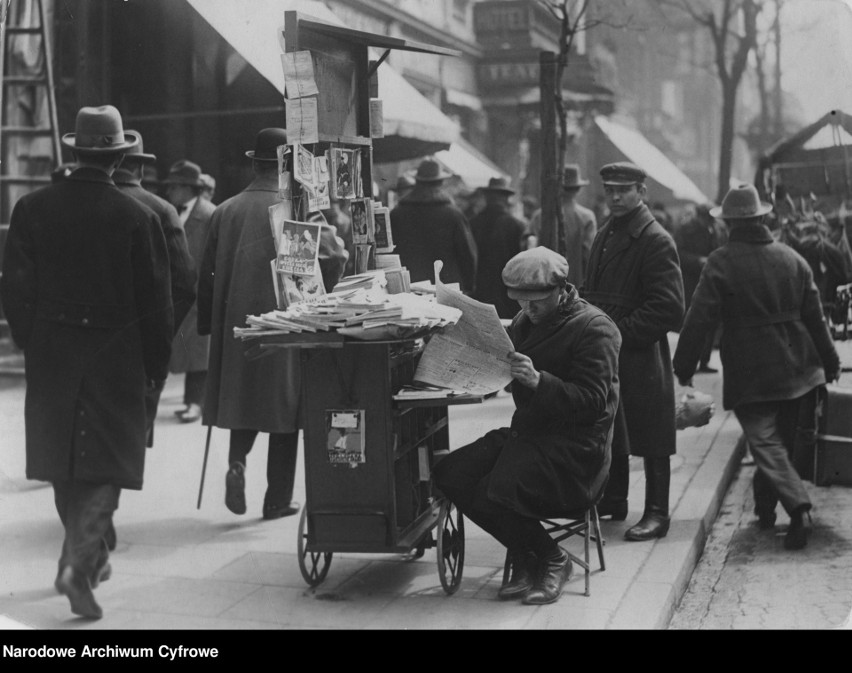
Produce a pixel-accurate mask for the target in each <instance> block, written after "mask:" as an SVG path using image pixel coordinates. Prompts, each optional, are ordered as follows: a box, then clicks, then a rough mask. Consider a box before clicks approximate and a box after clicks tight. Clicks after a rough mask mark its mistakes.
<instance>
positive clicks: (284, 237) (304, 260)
mask: <svg viewBox="0 0 852 673" xmlns="http://www.w3.org/2000/svg"><path fill="white" fill-rule="evenodd" d="M321 227H322V225H321V224H314V223H312V222H297V221H295V220H284V223H283V225H282V227H281V237H280V238H279V240H278V246H277V249H278V257H277V261H278V263H277V269H278V271H279V272H280V273H288V274H292V275H295V276H313V275H314V274H315V273H316V272H317V270H318V269H319V240H320V231H321Z"/></svg>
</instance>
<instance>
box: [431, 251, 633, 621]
mask: <svg viewBox="0 0 852 673" xmlns="http://www.w3.org/2000/svg"><path fill="white" fill-rule="evenodd" d="M567 275H568V264H567V262H566V260H565V258H564V257H562V256H561V255H559V254H558V253H556V252H554V251H552V250H550V249H548V248H544V247H537V248H532V249H530V250H525V251H524V252H521V253H519V254H518V255H516V256H515V257H513V258H512V259H511V260H510V261H509V262H508V263H507V264H506V266H505V268H504V271H503V279H504V282H505V283H506V286H507V287H508V288H509V294H510V295H511V296H513V297H514V298H515V299H516V300H518V301H519V302H520V303H521V306H522V309H523V310H522V311H521V312H519V313H518V314H517V315H516V316H515V318H514V319H513V321H512V324H511V326H510V328H509V335H510V337H511V339H512V343H513V345H514V347H515V349H516V350H515V351H514V352H513V353H511V354H510V358H511V360H512V368H511V371H512V376H513V381H512V397H513V399H514V401H515V406H516V409H515V412H514V414H513V415H512V419H511V423H510V425H509V426H508V427H504V428H500V429H498V430H492V431H491V432H489V433H487V434H486V435H485V436H484V437H482V438H480V439H478V440H477V441H475V442H473V443H472V444H469V445H467V446H464V447H462V448H460V449H457V450H455V451H452V452H451V453H450V454H449V455H448V456H446V457H445V458H443V459H442V460H441V461H440V462H439V463H438V464H437V465H436V467H435V470H434V479H435V484H436V486H437V488H438V489H439V490H440V491H441V492H442V493H444V494H445V495H446V496H447V497H448V498H449V499H450V500H451V501H452V502H453V503H455V505H456V506H457V507H458V508H459V511H460V512H462V513H463V514H464V515H465V516H467V517H468V518H469V519H471V520H472V521H473V522H474V523H476V524H477V525H478V526H479V527H481V528H483V529H484V530H486V531H487V532H488V533H489V534H491V535H493V536H494V537H495V538H496V539H497V540H498V541H499V542H500V543H502V544H503V545H505V546H506V548H507V549H508V552H509V554H510V558H511V559H512V568H513V574H512V578H511V580H510V581H509V582H508V583H507V584H505V585H504V586H503V587H501V589H500V592H499V594H498V596H499V597H500V598H504V599H508V598H522V597H523V600H524V602H525V603H532V604H538V603H551V602H553V601H555V600H557V599H558V598H559V594H560V592H561V588H562V584H563V583H564V577H565V576H564V575H563V573H565V572H568V573H569V574H570V560H568V559H567V556H566V555H564V552H563V551H562V550H561V549H560V548H559V547H558V546H557V544H556V543H555V542H554V541H553V540H552V539H551V537H550V535H548V534H547V533H546V532H545V531H544V528H543V527H542V525H541V523H540V521H539V519H540V518H543V517H556V516H565V515H567V514H569V513H570V512H572V511H575V510H580V511H582V510H584V509H586V508H588V507H589V506H590V505H591V504H593V503H595V502H596V501H597V498H598V497H599V496H600V493H601V490H602V489H603V485H604V483H605V480H606V478H607V471H608V468H609V463H610V441H611V429H612V423H613V420H614V418H615V414H616V410H617V408H618V395H619V383H618V351H619V347H620V344H621V337H620V335H619V333H618V328H617V327H616V326H615V324H614V323H613V321H612V320H611V319H610V318H609V317H607V315H606V314H605V313H604V312H603V311H601V310H599V309H597V308H595V307H594V306H592V305H591V304H589V303H588V302H586V301H585V300H583V299H580V297H579V295H578V294H577V290H576V289H575V288H574V287H573V286H572V285H566V278H567Z"/></svg>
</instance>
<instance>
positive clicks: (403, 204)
mask: <svg viewBox="0 0 852 673" xmlns="http://www.w3.org/2000/svg"><path fill="white" fill-rule="evenodd" d="M448 177H450V174H449V173H445V172H444V171H443V169H442V168H441V165H440V164H439V163H438V162H437V161H435V160H434V159H424V160H423V161H421V162H420V166H419V167H418V168H417V174H416V175H415V176H414V180H415V185H414V189H412V190H411V191H410V192H409V193H408V194H407V195H405V196H404V197H402V199H401V200H400V202H399V204H397V206H396V207H395V208H394V209H393V210H392V211H391V214H390V220H391V232H392V234H393V236H392V238H393V242H394V244H395V246H396V249H395V252H396V253H397V254H398V255H399V259H400V262H401V263H402V265H403V266H404V267H406V268H407V269H408V272H409V275H410V276H411V280H412V281H414V282H417V281H421V280H429V281H432V282H433V283H434V282H435V267H434V264H435V261H436V260H441V261H442V262H443V263H444V266H443V268H442V269H441V281H442V282H444V283H459V285H460V287H461V291H462V292H464V293H465V294H471V293H472V292H473V290H474V284H475V282H476V263H477V251H476V243H475V242H474V240H473V235H472V234H471V232H470V224H469V223H468V221H467V218H466V217H465V216H464V213H462V211H461V210H459V209H458V208H457V207H456V206H455V204H454V203H453V200H452V198H451V197H450V195H449V193H448V192H447V191H446V190H445V189H444V188H443V184H444V180H446V179H447V178H448Z"/></svg>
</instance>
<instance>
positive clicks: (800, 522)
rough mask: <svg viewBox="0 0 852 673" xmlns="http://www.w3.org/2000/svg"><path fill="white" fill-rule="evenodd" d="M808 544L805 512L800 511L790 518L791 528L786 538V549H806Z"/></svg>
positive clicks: (788, 529)
mask: <svg viewBox="0 0 852 673" xmlns="http://www.w3.org/2000/svg"><path fill="white" fill-rule="evenodd" d="M807 544H808V530H807V528H806V527H805V519H804V512H803V511H801V510H799V511H796V512H793V514H792V515H791V516H790V527H789V528H787V534H786V535H785V536H784V549H791V550H795V549H804V548H805V547H806V546H807Z"/></svg>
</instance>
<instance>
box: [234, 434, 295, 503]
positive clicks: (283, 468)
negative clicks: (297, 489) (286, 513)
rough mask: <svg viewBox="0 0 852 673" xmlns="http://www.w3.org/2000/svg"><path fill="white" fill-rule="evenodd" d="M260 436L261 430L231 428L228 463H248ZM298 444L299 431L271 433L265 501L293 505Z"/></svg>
mask: <svg viewBox="0 0 852 673" xmlns="http://www.w3.org/2000/svg"><path fill="white" fill-rule="evenodd" d="M257 435H258V431H257V430H231V440H230V446H229V449H228V464H231V463H234V462H238V463H242V464H243V465H246V464H247V458H248V454H249V452H250V451H251V449H252V447H253V446H254V440H255V439H256V438H257ZM298 444H299V432H298V431H296V432H286V433H285V432H281V433H275V432H273V433H270V435H269V449H268V452H267V456H266V497H265V499H264V502H265V504H268V505H289V504H290V501H291V500H292V499H293V486H294V484H295V481H296V460H297V459H298Z"/></svg>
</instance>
